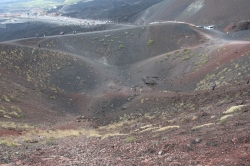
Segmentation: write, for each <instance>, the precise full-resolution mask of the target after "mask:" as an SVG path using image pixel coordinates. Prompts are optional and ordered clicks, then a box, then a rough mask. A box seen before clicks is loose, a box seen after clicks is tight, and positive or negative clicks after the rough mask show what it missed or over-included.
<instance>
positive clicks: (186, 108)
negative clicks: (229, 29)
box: [0, 23, 250, 165]
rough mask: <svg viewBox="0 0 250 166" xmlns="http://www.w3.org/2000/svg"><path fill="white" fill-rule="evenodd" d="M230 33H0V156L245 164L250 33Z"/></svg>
mask: <svg viewBox="0 0 250 166" xmlns="http://www.w3.org/2000/svg"><path fill="white" fill-rule="evenodd" d="M228 38H229V37H227V36H226V37H225V36H224V35H223V34H222V33H221V32H217V31H215V30H214V31H208V30H203V29H198V28H195V27H192V26H190V25H189V24H184V23H165V24H160V25H150V26H137V27H131V28H124V29H119V30H108V31H101V32H90V33H80V34H74V35H73V34H72V35H64V36H52V37H46V38H42V39H34V38H30V39H24V40H15V41H9V42H5V43H0V50H1V52H0V59H1V63H0V81H1V87H0V91H1V100H0V120H1V122H0V133H1V134H0V136H1V137H0V138H1V139H0V143H1V144H0V147H1V149H0V162H1V163H2V165H249V164H250V154H249V147H250V138H249V118H250V114H249V113H250V110H249V101H250V99H249V96H250V90H249V87H248V85H245V83H246V80H247V78H248V77H249V72H248V71H249V69H250V68H249V63H248V62H249V51H250V43H249V42H248V41H243V40H234V39H233V38H231V37H230V40H229V39H228ZM39 45H40V47H39ZM213 83H216V84H217V87H216V89H215V90H214V91H212V90H211V85H212V84H213ZM227 110H228V111H227ZM226 111H227V112H226Z"/></svg>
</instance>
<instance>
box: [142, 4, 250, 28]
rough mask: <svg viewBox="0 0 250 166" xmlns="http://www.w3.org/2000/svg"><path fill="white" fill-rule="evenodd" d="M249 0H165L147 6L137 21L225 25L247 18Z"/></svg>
mask: <svg viewBox="0 0 250 166" xmlns="http://www.w3.org/2000/svg"><path fill="white" fill-rule="evenodd" d="M249 6H250V2H249V1H246V0H239V1H236V0H219V1H218V0H186V1H182V0H165V1H163V2H161V3H159V4H157V5H154V6H152V7H150V8H148V9H147V10H146V11H145V12H144V13H143V14H142V15H141V18H140V19H138V21H137V22H139V23H150V22H153V21H156V20H165V21H166V20H167V21H173V20H177V21H184V22H189V23H193V24H198V25H200V24H201V25H209V24H214V25H220V26H221V25H223V26H224V25H226V24H228V23H230V22H233V21H241V20H248V15H249V10H248V8H249Z"/></svg>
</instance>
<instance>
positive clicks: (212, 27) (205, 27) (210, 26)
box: [204, 25, 214, 30]
mask: <svg viewBox="0 0 250 166" xmlns="http://www.w3.org/2000/svg"><path fill="white" fill-rule="evenodd" d="M204 29H208V30H210V29H214V25H209V26H204Z"/></svg>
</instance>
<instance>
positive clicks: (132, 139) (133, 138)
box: [125, 136, 136, 143]
mask: <svg viewBox="0 0 250 166" xmlns="http://www.w3.org/2000/svg"><path fill="white" fill-rule="evenodd" d="M125 141H126V142H127V143H129V142H134V141H136V138H135V137H134V136H128V137H127V138H126V139H125Z"/></svg>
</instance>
